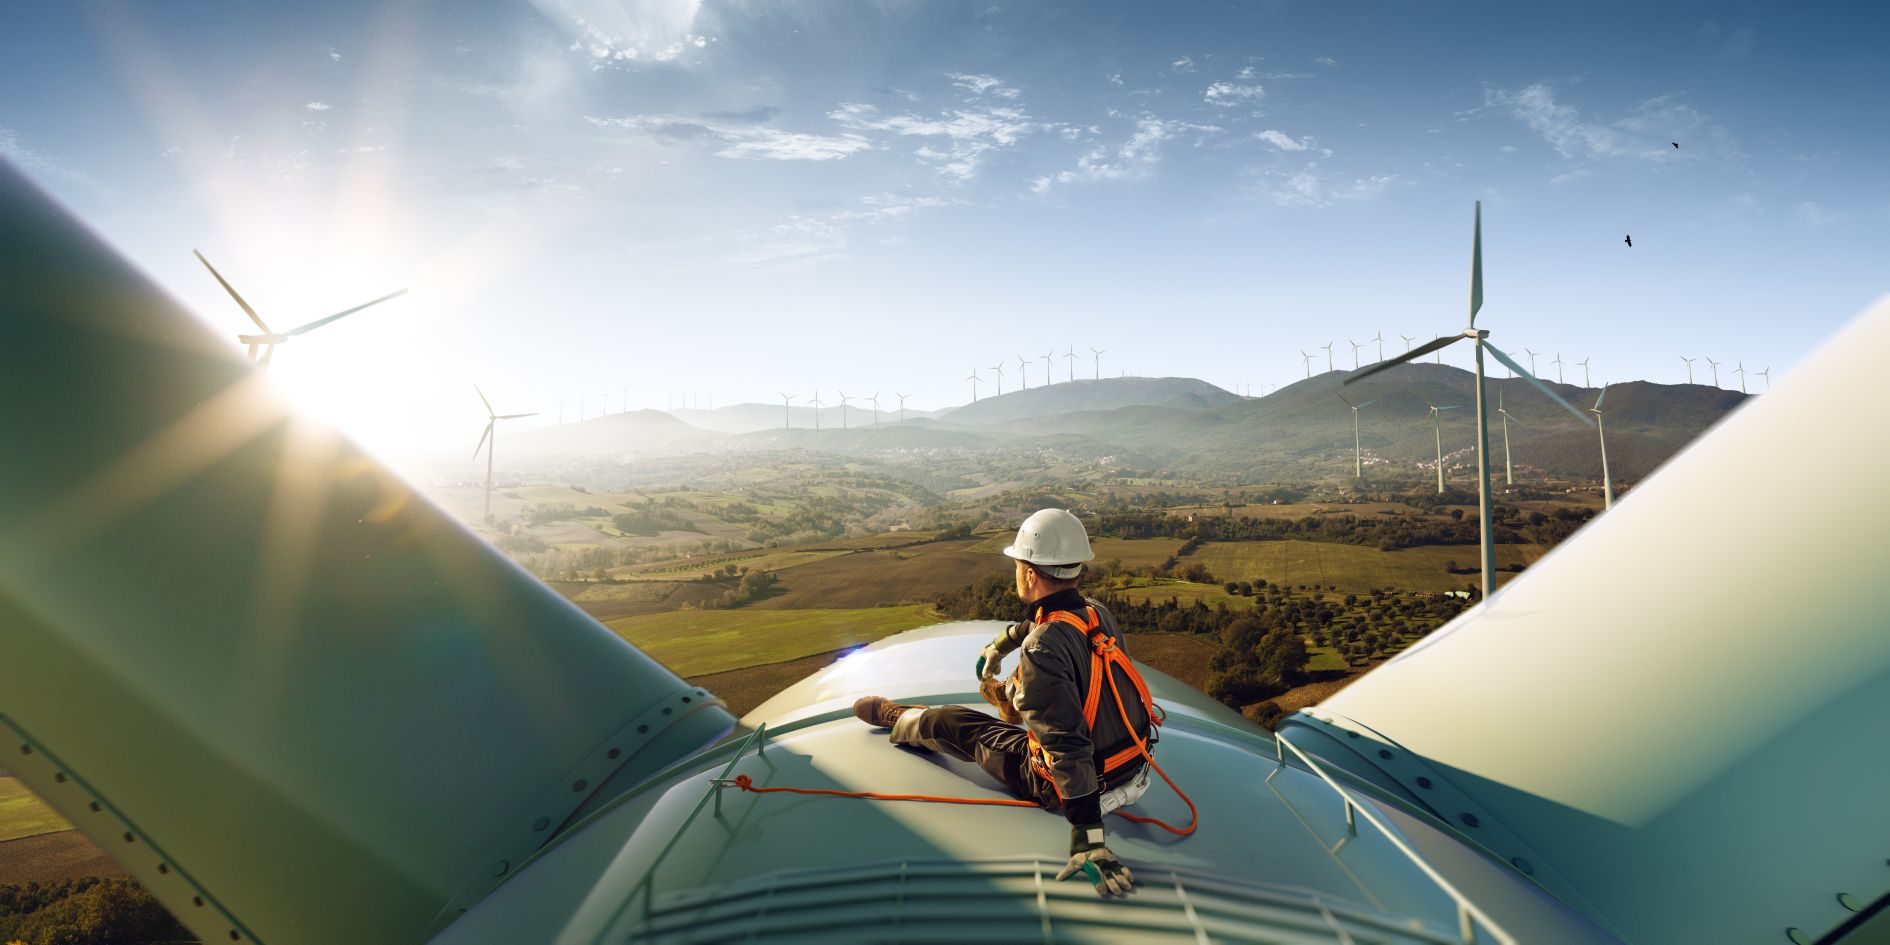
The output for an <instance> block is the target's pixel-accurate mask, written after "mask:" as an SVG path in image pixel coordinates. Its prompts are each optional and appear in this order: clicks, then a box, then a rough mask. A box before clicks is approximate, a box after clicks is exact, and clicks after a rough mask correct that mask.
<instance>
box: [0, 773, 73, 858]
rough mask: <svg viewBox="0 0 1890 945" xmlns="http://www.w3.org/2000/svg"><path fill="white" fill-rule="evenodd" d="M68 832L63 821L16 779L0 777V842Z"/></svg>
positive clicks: (69, 828) (68, 827)
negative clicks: (63, 831) (61, 831)
mask: <svg viewBox="0 0 1890 945" xmlns="http://www.w3.org/2000/svg"><path fill="white" fill-rule="evenodd" d="M71 829H72V825H71V824H69V823H67V822H66V820H65V818H63V817H61V816H59V815H58V814H55V813H53V811H52V808H50V807H47V806H46V805H44V804H42V803H40V802H39V798H37V797H34V796H33V793H32V792H31V791H28V790H27V789H26V785H24V784H21V783H20V779H19V778H13V777H0V842H5V841H8V840H18V839H20V838H21V837H32V836H37V835H39V834H43V833H54V832H56V831H60V830H71Z"/></svg>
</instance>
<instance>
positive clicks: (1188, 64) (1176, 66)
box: [1168, 56, 1194, 72]
mask: <svg viewBox="0 0 1890 945" xmlns="http://www.w3.org/2000/svg"><path fill="white" fill-rule="evenodd" d="M1168 68H1170V69H1173V70H1175V71H1176V72H1193V71H1194V57H1193V56H1183V57H1181V58H1180V59H1177V60H1175V61H1174V62H1171V63H1169V64H1168Z"/></svg>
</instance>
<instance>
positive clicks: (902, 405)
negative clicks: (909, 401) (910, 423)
mask: <svg viewBox="0 0 1890 945" xmlns="http://www.w3.org/2000/svg"><path fill="white" fill-rule="evenodd" d="M893 393H894V394H897V395H898V397H899V422H900V423H904V422H906V398H907V397H910V396H912V395H911V394H900V393H899V392H898V391H893Z"/></svg>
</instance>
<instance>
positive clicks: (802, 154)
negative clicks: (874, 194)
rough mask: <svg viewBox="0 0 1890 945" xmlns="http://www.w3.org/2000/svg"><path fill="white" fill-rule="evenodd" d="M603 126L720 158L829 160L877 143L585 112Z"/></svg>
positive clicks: (725, 123) (855, 138)
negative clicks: (690, 146)
mask: <svg viewBox="0 0 1890 945" xmlns="http://www.w3.org/2000/svg"><path fill="white" fill-rule="evenodd" d="M584 120H585V121H588V122H590V123H591V124H593V125H596V126H597V127H599V128H618V129H623V130H625V131H636V132H641V133H643V134H647V135H649V136H650V137H652V138H655V139H657V140H660V141H667V142H671V143H677V144H700V145H703V146H705V147H713V148H716V149H717V150H716V151H715V155H716V156H717V157H725V158H734V159H738V160H739V159H759V160H771V161H830V160H835V159H838V158H844V157H846V156H848V155H850V154H856V153H858V152H861V151H869V150H872V147H873V144H872V142H870V141H868V140H866V139H865V138H863V137H861V136H859V135H856V134H841V135H817V134H806V133H802V132H794V131H780V130H777V129H774V128H766V127H762V126H760V125H755V124H741V123H736V122H728V121H718V120H716V119H713V118H700V119H698V118H681V117H678V116H675V115H631V116H627V117H623V118H598V117H595V116H591V115H586V116H584Z"/></svg>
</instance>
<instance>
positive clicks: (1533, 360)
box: [1522, 348, 1536, 374]
mask: <svg viewBox="0 0 1890 945" xmlns="http://www.w3.org/2000/svg"><path fill="white" fill-rule="evenodd" d="M1522 353H1523V354H1526V355H1528V356H1529V373H1530V374H1534V373H1536V353H1535V352H1534V351H1531V350H1529V349H1528V348H1524V349H1522Z"/></svg>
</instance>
